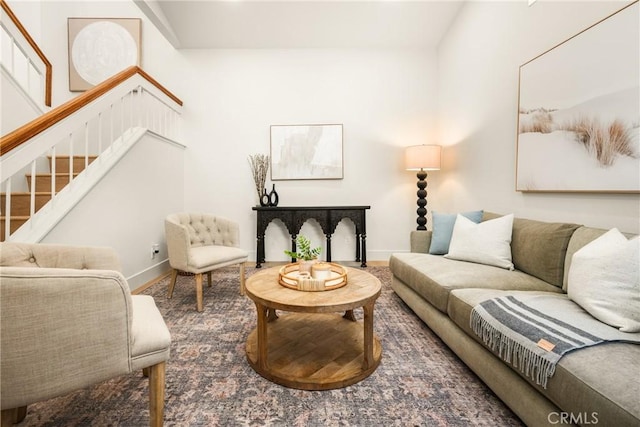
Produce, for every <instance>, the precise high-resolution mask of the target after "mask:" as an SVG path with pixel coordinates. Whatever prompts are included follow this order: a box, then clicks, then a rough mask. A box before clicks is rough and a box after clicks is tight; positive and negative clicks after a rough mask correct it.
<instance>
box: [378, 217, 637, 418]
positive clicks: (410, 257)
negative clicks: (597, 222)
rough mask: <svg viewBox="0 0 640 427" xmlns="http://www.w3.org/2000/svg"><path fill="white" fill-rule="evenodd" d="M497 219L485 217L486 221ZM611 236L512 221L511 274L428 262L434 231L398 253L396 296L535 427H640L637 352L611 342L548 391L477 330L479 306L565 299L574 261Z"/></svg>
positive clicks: (568, 366)
mask: <svg viewBox="0 0 640 427" xmlns="http://www.w3.org/2000/svg"><path fill="white" fill-rule="evenodd" d="M497 217H499V215H497V214H491V213H487V212H485V213H484V216H483V221H486V220H488V219H493V218H497ZM605 231H606V230H601V229H595V228H589V227H584V226H579V225H576V224H565V223H549V222H541V221H534V220H527V219H520V218H515V219H514V221H513V231H512V240H511V252H512V261H513V264H514V267H515V269H514V270H511V271H510V270H507V269H503V268H498V267H494V266H489V265H483V264H476V263H472V262H465V261H458V260H453V259H448V258H445V257H443V256H440V255H430V254H429V253H428V252H429V246H430V241H431V231H413V232H412V233H411V252H409V253H396V254H393V255H392V256H391V258H390V260H389V267H390V270H391V272H392V274H393V282H392V287H393V289H394V291H395V292H396V294H397V295H398V296H399V297H400V298H401V299H402V300H403V301H404V302H405V303H406V304H407V305H408V306H409V307H410V308H411V309H412V310H413V311H414V312H415V313H416V314H417V315H418V316H419V317H420V318H421V319H422V320H423V321H424V322H425V323H426V324H427V325H428V326H429V328H431V329H432V330H433V331H434V332H435V333H436V334H437V335H438V336H439V337H440V338H441V339H442V340H443V341H444V342H445V343H446V344H447V345H448V346H449V347H450V348H451V350H453V351H454V352H455V353H456V354H457V355H458V357H459V358H460V359H461V360H462V361H463V362H464V363H465V364H466V365H467V366H468V367H469V368H470V369H472V370H473V371H474V372H475V373H476V374H477V375H478V377H480V378H481V379H482V380H483V381H484V382H485V383H486V384H487V385H488V386H489V387H490V388H491V389H492V390H493V391H494V393H495V394H496V395H497V396H498V397H499V398H500V399H501V400H502V401H504V402H505V403H506V404H507V405H508V406H509V407H510V408H511V409H512V410H513V411H514V412H515V413H516V414H517V415H518V417H520V419H521V420H522V421H523V422H524V423H526V424H527V425H530V426H542V425H567V424H580V425H598V426H616V427H620V426H636V427H637V426H639V425H640V345H637V344H631V343H622V342H610V343H606V344H600V345H595V346H591V347H587V348H582V349H579V350H576V351H573V352H570V353H568V354H566V355H564V356H563V357H562V358H561V359H560V361H559V362H558V364H557V365H556V369H555V374H554V375H553V376H552V377H551V378H550V379H549V381H548V384H547V387H546V388H543V387H542V386H540V385H537V384H536V382H535V381H533V380H531V379H530V378H528V377H527V376H525V375H523V374H522V373H521V372H520V371H519V370H518V369H516V368H514V367H512V366H511V365H510V364H508V363H506V362H504V361H503V360H502V359H501V358H500V357H498V356H497V355H496V354H495V353H494V352H492V351H491V350H490V349H489V347H488V346H486V345H484V344H483V342H482V340H481V339H480V338H479V337H478V336H477V335H476V334H475V333H474V332H473V331H472V328H471V326H470V316H471V311H472V309H473V307H474V306H476V305H477V304H479V303H480V302H482V301H485V300H487V299H490V298H494V297H497V296H502V295H509V294H512V293H514V292H515V293H518V292H522V291H527V292H532V293H545V294H547V293H564V292H566V286H567V276H568V271H569V266H570V263H571V258H572V255H573V254H574V253H575V252H576V251H577V250H578V249H580V248H581V247H583V246H584V245H585V244H587V243H588V242H590V241H592V240H594V239H596V238H597V237H599V236H600V235H602V234H604V233H605Z"/></svg>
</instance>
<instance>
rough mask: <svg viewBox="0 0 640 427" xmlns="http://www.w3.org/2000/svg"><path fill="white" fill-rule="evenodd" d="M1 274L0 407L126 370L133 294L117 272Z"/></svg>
mask: <svg viewBox="0 0 640 427" xmlns="http://www.w3.org/2000/svg"><path fill="white" fill-rule="evenodd" d="M36 256H37V254H36ZM74 256H75V255H74ZM0 277H1V279H0V301H1V305H2V311H1V313H0V316H1V319H0V333H1V335H2V347H1V348H0V377H1V378H2V382H1V385H0V395H1V396H2V408H3V409H4V408H16V407H20V406H24V405H27V404H28V403H30V402H34V401H38V400H42V399H49V398H51V397H54V396H58V395H62V394H65V393H68V392H70V391H72V390H77V389H79V388H83V387H86V386H88V385H91V384H95V383H96V382H100V381H104V380H106V379H108V378H112V377H114V376H117V375H122V374H126V373H129V372H131V368H132V367H131V357H130V355H131V349H132V345H133V344H132V338H131V326H132V303H131V294H130V291H129V286H128V284H127V282H126V280H125V278H124V277H123V276H122V275H121V274H120V273H119V272H117V271H113V270H108V271H107V270H76V269H59V268H56V269H54V268H24V267H0ZM43 355H46V357H43Z"/></svg>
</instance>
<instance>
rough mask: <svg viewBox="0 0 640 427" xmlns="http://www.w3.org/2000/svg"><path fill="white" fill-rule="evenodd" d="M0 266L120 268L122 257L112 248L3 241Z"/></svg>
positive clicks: (0, 250)
mask: <svg viewBox="0 0 640 427" xmlns="http://www.w3.org/2000/svg"><path fill="white" fill-rule="evenodd" d="M0 266H1V267H31V268H73V269H79V270H83V269H86V270H115V271H120V260H119V258H118V254H117V253H116V252H115V251H114V250H113V249H112V248H104V247H88V246H67V245H47V244H30V243H12V242H3V243H0Z"/></svg>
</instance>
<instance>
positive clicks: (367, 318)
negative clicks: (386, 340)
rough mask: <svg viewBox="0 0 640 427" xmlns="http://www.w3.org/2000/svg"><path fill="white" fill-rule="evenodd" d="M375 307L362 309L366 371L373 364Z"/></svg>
mask: <svg viewBox="0 0 640 427" xmlns="http://www.w3.org/2000/svg"><path fill="white" fill-rule="evenodd" d="M373 305H374V303H371V304H368V305H365V306H363V307H362V309H363V311H364V320H363V323H364V324H363V327H364V369H369V367H371V366H372V364H373Z"/></svg>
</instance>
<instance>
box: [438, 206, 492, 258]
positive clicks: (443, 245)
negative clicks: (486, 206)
mask: <svg viewBox="0 0 640 427" xmlns="http://www.w3.org/2000/svg"><path fill="white" fill-rule="evenodd" d="M460 215H462V216H464V217H465V218H469V219H470V220H471V221H473V222H474V223H476V224H477V223H479V222H480V221H481V220H482V211H471V212H462V213H461V214H460ZM431 217H432V223H433V234H432V236H431V245H430V246H429V253H430V254H432V255H444V254H446V253H447V252H449V244H450V243H451V235H452V234H453V226H454V224H455V223H456V217H457V214H445V213H440V212H435V211H433V212H431Z"/></svg>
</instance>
